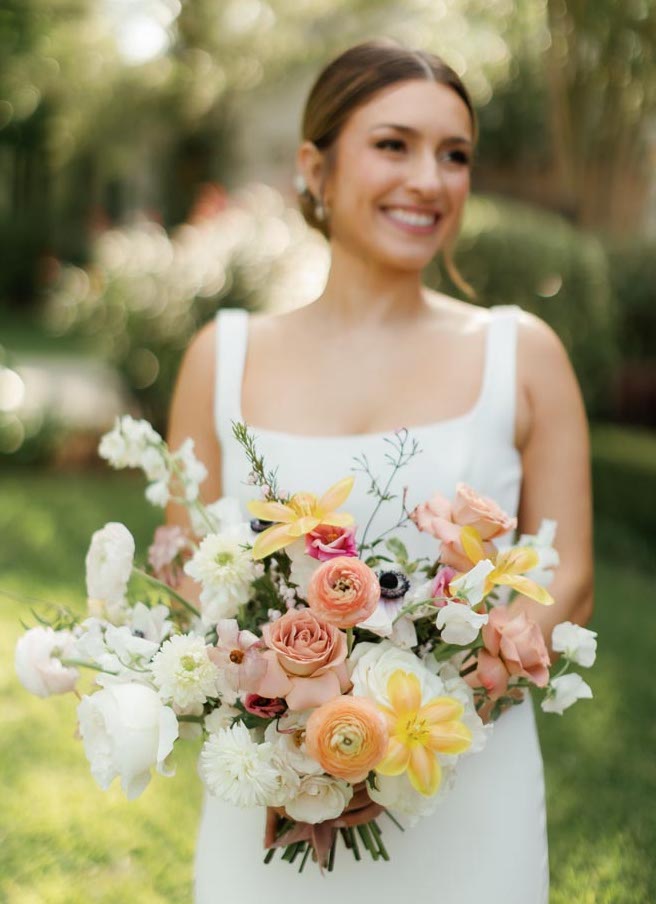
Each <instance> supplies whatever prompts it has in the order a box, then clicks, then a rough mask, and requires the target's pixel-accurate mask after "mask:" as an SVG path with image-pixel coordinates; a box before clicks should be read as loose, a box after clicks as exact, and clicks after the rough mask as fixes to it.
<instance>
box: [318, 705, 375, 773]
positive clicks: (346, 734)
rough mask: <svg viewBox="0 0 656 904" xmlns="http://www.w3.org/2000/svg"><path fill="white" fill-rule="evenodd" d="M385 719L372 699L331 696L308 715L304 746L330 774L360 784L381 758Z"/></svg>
mask: <svg viewBox="0 0 656 904" xmlns="http://www.w3.org/2000/svg"><path fill="white" fill-rule="evenodd" d="M388 743H389V732H388V730H387V720H386V719H385V716H384V715H383V713H382V712H381V711H380V710H379V709H378V707H377V706H376V704H375V703H374V702H373V700H369V699H367V698H366V697H351V696H344V697H335V699H334V700H330V701H329V702H328V703H324V704H323V706H319V707H318V708H317V709H315V710H314V712H313V713H312V714H311V715H310V718H309V719H308V721H307V726H306V729H305V745H306V747H307V751H308V753H309V754H310V756H311V757H313V758H314V759H315V760H316V761H317V762H318V763H319V764H320V765H321V766H322V767H323V769H324V770H325V771H326V772H328V773H329V774H330V775H334V776H335V777H336V778H343V779H344V780H345V781H347V782H352V783H354V784H355V783H356V782H360V781H363V780H364V779H365V778H366V777H367V775H368V774H369V771H370V770H371V769H373V768H374V766H376V765H377V764H378V763H379V762H380V761H381V760H382V759H383V757H384V756H385V753H386V752H387V746H388Z"/></svg>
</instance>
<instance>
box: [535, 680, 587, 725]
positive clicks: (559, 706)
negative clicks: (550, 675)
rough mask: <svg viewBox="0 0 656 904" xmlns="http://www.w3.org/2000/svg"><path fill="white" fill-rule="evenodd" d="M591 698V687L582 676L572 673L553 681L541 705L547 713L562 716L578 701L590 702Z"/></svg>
mask: <svg viewBox="0 0 656 904" xmlns="http://www.w3.org/2000/svg"><path fill="white" fill-rule="evenodd" d="M591 697H592V688H591V687H590V685H589V684H586V682H585V681H584V680H583V678H581V676H580V675H577V674H576V673H573V672H570V674H568V675H561V676H560V678H554V679H552V681H551V684H550V685H549V689H548V690H547V696H546V697H545V698H544V700H543V701H542V703H541V704H540V705H541V707H542V709H543V710H544V712H545V713H558V715H559V716H562V714H563V712H564V711H565V710H566V709H568V708H569V707H570V706H572V705H573V704H574V703H576V701H577V700H583V699H588V700H589V699H591Z"/></svg>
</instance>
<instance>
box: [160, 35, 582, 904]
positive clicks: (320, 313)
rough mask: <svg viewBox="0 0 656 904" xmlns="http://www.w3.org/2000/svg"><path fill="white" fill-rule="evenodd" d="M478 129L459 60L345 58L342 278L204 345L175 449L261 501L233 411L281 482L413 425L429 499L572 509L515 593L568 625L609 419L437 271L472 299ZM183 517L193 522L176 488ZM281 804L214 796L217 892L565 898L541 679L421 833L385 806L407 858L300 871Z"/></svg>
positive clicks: (524, 516) (341, 468)
mask: <svg viewBox="0 0 656 904" xmlns="http://www.w3.org/2000/svg"><path fill="white" fill-rule="evenodd" d="M476 138H477V126H476V117H475V113H474V110H473V108H472V103H471V100H470V98H469V95H468V93H467V91H466V89H465V87H464V86H463V84H462V82H461V81H460V79H459V77H458V76H457V74H456V73H455V72H454V71H453V70H452V69H451V68H450V67H449V66H447V65H446V64H445V63H444V62H443V61H442V60H441V59H439V58H438V57H436V56H434V55H432V54H430V53H427V52H425V51H412V50H409V49H406V48H404V47H402V46H400V45H398V44H396V43H395V42H393V41H389V40H381V41H370V42H367V43H364V44H360V45H357V46H355V47H352V48H350V49H349V50H347V51H346V52H345V53H343V54H341V55H340V56H339V57H337V58H336V59H334V60H333V61H332V62H331V63H330V64H329V65H328V66H327V67H326V68H325V69H324V70H323V71H322V72H321V73H320V74H319V76H318V78H317V80H316V82H315V84H314V87H313V88H312V91H311V93H310V95H309V98H308V101H307V105H306V108H305V113H304V117H303V141H302V143H301V144H300V146H299V148H298V153H297V165H298V171H299V172H298V176H299V178H298V188H299V199H300V205H301V209H302V212H303V215H304V216H305V218H306V220H307V221H308V222H309V223H310V224H311V225H312V226H314V227H316V228H317V229H319V230H320V231H321V232H322V233H323V234H324V235H325V236H326V237H327V238H328V240H329V242H330V249H331V267H330V273H329V276H328V280H327V283H326V287H325V290H324V291H323V293H322V294H321V296H320V297H319V298H317V299H316V300H315V301H314V302H312V303H311V304H308V305H307V306H305V307H303V308H300V309H298V310H294V311H291V312H288V313H285V314H280V315H268V314H257V315H250V316H249V315H248V314H247V313H246V312H245V311H243V310H241V309H223V310H221V311H219V314H218V316H217V318H216V319H215V321H213V322H212V323H211V324H209V325H208V326H206V327H205V328H203V329H202V330H201V331H200V332H199V333H198V334H197V335H196V336H195V337H194V339H193V341H192V342H191V344H190V346H189V348H188V350H187V352H186V354H185V357H184V359H183V363H182V365H181V368H180V372H179V376H178V380H177V384H176V388H175V392H174V396H173V401H172V405H171V412H170V424H169V435H168V440H169V442H170V443H171V444H172V446H173V447H175V446H177V445H178V444H179V443H180V442H181V441H182V440H183V439H184V438H185V437H187V436H191V437H193V439H194V441H195V444H196V450H197V453H198V455H199V457H200V458H201V459H202V460H203V461H204V463H205V465H206V466H207V468H208V471H209V477H208V479H207V481H206V482H205V484H204V485H203V499H204V501H207V502H209V501H213V500H214V499H216V498H217V497H218V496H220V495H226V496H236V497H237V498H238V499H239V500H240V502H241V504H242V507H243V511H244V512H246V509H245V502H246V501H247V500H248V499H251V498H256V497H257V496H258V494H259V491H256V488H255V487H253V486H252V485H250V484H249V483H248V480H247V477H248V464H247V462H246V461H245V456H244V455H243V454H242V450H241V447H240V446H239V445H238V443H237V442H236V440H235V439H234V437H233V435H232V426H231V423H232V421H236V420H244V421H246V423H247V424H248V425H249V427H250V429H251V431H252V433H253V434H254V436H255V441H256V448H257V451H258V454H261V455H263V456H264V458H265V462H266V464H267V466H268V467H271V468H273V467H278V477H279V481H280V486H281V487H283V488H286V489H287V490H288V491H292V492H296V491H298V490H309V491H312V492H315V493H318V494H320V493H322V492H323V491H324V490H325V489H326V488H327V487H328V486H330V485H331V484H332V483H333V482H335V481H337V480H339V479H340V478H342V477H344V476H347V475H348V474H349V473H350V469H352V468H353V461H354V456H359V455H361V454H362V453H366V455H367V458H368V460H369V463H370V467H371V468H372V470H373V471H374V473H380V474H381V475H382V473H383V471H384V469H385V468H386V465H385V454H386V452H387V450H388V444H387V442H386V438H387V439H389V437H391V436H392V435H393V433H394V431H395V430H397V429H398V428H399V427H401V426H403V427H406V428H408V430H409V434H410V436H411V437H414V438H415V439H416V440H417V442H418V444H419V447H420V449H421V453H420V454H418V455H416V456H415V457H414V458H413V459H412V461H411V463H410V464H409V465H408V467H407V468H406V469H404V470H403V471H402V472H401V475H400V476H401V479H402V480H403V484H404V485H407V486H408V488H409V491H408V492H409V498H408V501H407V505H408V508H411V507H412V506H413V505H414V504H418V503H419V502H422V501H424V500H425V499H427V498H429V496H430V495H432V494H433V493H434V492H435V491H437V490H439V491H440V492H442V493H443V494H445V495H447V496H451V497H452V496H453V493H454V489H455V484H456V483H457V482H458V481H464V482H466V483H469V484H470V485H472V486H473V487H474V488H475V489H476V490H477V491H478V492H480V493H483V494H484V495H488V496H492V497H493V498H494V499H495V500H496V501H497V502H499V504H500V505H501V506H502V507H503V508H504V509H505V510H506V511H507V512H508V514H509V515H511V516H513V515H516V516H517V518H518V522H519V531H520V532H525V533H534V532H535V531H536V530H537V528H538V526H539V523H540V520H541V519H542V518H543V517H545V518H553V519H556V520H557V522H558V532H557V537H556V546H557V548H558V551H559V553H560V559H561V564H560V567H559V569H558V570H557V576H556V579H555V580H554V582H553V584H552V586H551V588H550V589H551V592H552V594H553V595H554V597H555V599H556V603H555V605H553V606H552V607H550V608H546V607H541V606H539V605H537V604H535V603H532V602H531V601H530V600H528V599H526V598H521V597H519V598H516V599H515V600H513V601H512V602H511V603H509V605H511V606H512V607H513V608H514V609H525V610H527V612H528V614H529V615H530V616H531V617H532V618H533V619H535V620H536V621H537V622H538V623H539V625H540V627H541V629H542V631H543V632H544V635H545V638H546V640H547V643H548V642H549V640H550V636H551V630H552V628H553V626H554V625H555V624H557V623H558V622H561V621H564V620H566V619H569V620H572V621H575V622H578V623H579V624H585V623H586V622H587V621H588V620H589V618H590V616H591V611H592V586H593V583H592V556H591V501H590V480H589V462H588V434H587V423H586V417H585V412H584V408H583V404H582V400H581V394H580V391H579V387H578V384H577V381H576V378H575V376H574V373H573V370H572V367H571V364H570V362H569V360H568V357H567V354H566V352H565V351H564V349H563V346H562V344H561V342H560V341H559V339H558V338H557V336H556V335H555V334H554V333H553V331H552V330H551V329H550V328H549V327H548V326H547V325H546V324H545V323H544V322H543V321H541V320H540V319H539V318H537V317H535V316H533V315H530V314H528V313H526V312H524V311H522V310H521V309H520V308H518V307H515V306H498V307H496V308H492V309H485V308H482V307H478V306H476V305H474V304H471V303H469V302H463V301H460V300H458V299H455V298H452V297H449V296H447V295H445V294H442V293H439V292H434V291H431V290H429V289H428V288H426V287H425V286H424V285H422V282H421V274H422V270H423V269H424V268H425V267H426V265H427V264H428V263H429V262H430V261H431V260H432V259H433V258H434V257H435V255H437V254H442V255H444V260H445V264H446V266H447V268H448V269H449V271H450V273H451V275H452V277H453V279H454V282H456V284H458V285H459V286H460V287H461V288H462V289H463V291H464V292H465V294H467V295H469V296H470V297H471V293H470V292H469V291H468V286H467V284H466V283H465V282H464V280H463V279H462V277H461V276H460V274H459V273H458V272H457V270H456V269H455V265H454V264H453V260H452V257H451V249H452V247H453V244H454V242H455V239H456V237H457V234H458V229H459V224H460V220H461V215H462V212H463V206H464V204H465V201H466V198H467V195H468V192H469V189H470V176H471V166H472V154H473V152H474V148H475V144H476ZM364 482H365V483H366V482H367V481H364ZM396 489H397V491H398V490H399V489H400V488H399V487H397V488H396ZM344 509H345V510H346V511H349V512H350V513H351V514H352V515H353V516H354V517H355V521H356V523H357V524H358V525H359V526H360V528H361V527H362V526H363V525H364V523H365V522H366V520H367V518H368V516H369V514H370V512H371V510H372V500H371V497H370V496H367V494H366V488H365V486H364V484H363V481H362V480H358V477H357V476H356V482H355V487H354V490H353V491H352V493H351V496H350V497H349V499H348V500H347V503H346V504H345V506H344ZM384 509H385V507H382V509H381V512H383V511H384ZM379 514H380V513H379ZM388 517H391V516H389V515H388ZM167 519H168V521H169V523H177V524H184V525H185V526H188V523H187V521H186V514H185V512H184V511H183V510H182V509H180V508H178V507H176V506H174V505H172V506H170V507H169V509H168V512H167ZM383 527H384V525H383ZM403 539H404V542H405V543H406V545H407V546H408V548H409V552H410V555H411V556H419V555H430V556H431V557H432V558H434V557H435V555H436V548H435V540H433V538H432V537H429V536H428V535H426V534H421V533H420V532H419V531H417V530H415V529H414V527H413V532H412V533H411V532H410V531H408V532H407V533H406V534H404V537H403ZM188 580H189V579H188ZM191 583H192V584H193V582H191ZM184 589H185V590H186V592H187V593H188V594H189V595H190V596H191V595H193V593H194V591H197V587H196V586H195V585H193V586H187V587H186V588H184ZM266 817H267V814H266V812H265V811H264V810H263V809H261V808H253V809H237V808H233V807H231V806H229V805H227V804H224V803H223V802H222V801H219V800H217V799H215V798H212V797H209V796H206V798H205V803H204V811H203V816H202V821H201V826H200V833H199V838H198V847H197V854H196V864H195V870H196V871H195V900H196V902H197V904H219V902H221V904H232V902H239V904H261V902H263V901H271V902H283V901H287V900H290V899H298V900H303V901H308V902H310V901H311V902H312V904H325V902H331V904H334V902H336V901H344V902H350V901H356V900H360V898H361V897H362V896H364V895H365V894H366V895H367V896H371V899H372V900H374V901H375V902H376V904H391V902H394V904H399V902H400V901H401V900H403V897H402V896H405V898H406V899H407V898H408V897H410V896H411V897H412V898H413V899H415V900H417V901H422V902H423V901H426V902H436V904H437V902H440V904H480V902H481V901H483V900H484V901H485V902H486V904H502V902H503V904H546V902H547V900H548V884H549V882H548V856H547V837H546V818H545V806H544V779H543V770H542V757H541V754H540V748H539V743H538V738H537V733H536V729H535V721H534V714H533V708H532V702H531V699H530V697H527V698H526V699H525V700H524V701H523V702H522V703H521V704H520V705H518V706H515V707H513V708H512V709H510V710H508V711H506V712H504V713H503V714H502V716H501V717H500V719H499V720H498V721H497V722H495V723H494V726H493V727H492V730H491V733H490V736H489V737H488V742H487V745H486V747H485V749H484V750H483V752H482V753H479V754H477V755H475V756H472V757H471V758H468V759H466V760H464V761H463V763H462V768H461V770H460V771H459V773H458V776H457V780H456V783H455V786H454V787H453V788H452V789H451V790H450V791H449V793H448V794H445V795H444V797H443V799H441V800H440V801H439V805H438V806H437V808H436V809H435V810H434V812H433V813H432V814H430V815H428V816H426V817H425V818H423V819H422V820H421V821H420V822H418V823H417V825H416V826H414V827H413V826H411V825H409V824H408V822H407V821H406V831H405V832H401V831H399V829H398V828H396V827H395V826H394V825H393V824H392V822H391V821H389V822H387V821H386V822H385V843H386V845H387V848H388V850H389V852H390V857H391V860H390V862H382V861H378V862H373V861H371V862H369V861H368V860H365V859H363V860H362V861H361V862H359V863H357V862H355V860H353V858H352V857H351V856H350V854H349V853H348V852H347V851H346V850H344V849H340V850H338V854H337V858H336V866H335V870H334V872H332V873H329V874H327V875H325V876H321V875H320V873H319V871H318V869H317V868H316V865H313V864H308V866H311V867H312V868H309V869H308V867H307V866H306V868H305V870H304V872H303V873H302V874H301V875H298V873H297V870H296V867H293V866H290V865H289V864H288V863H285V862H282V861H281V860H280V858H279V857H276V858H274V859H273V861H272V862H271V863H269V864H267V865H265V864H264V863H263V854H264V848H263V837H264V829H265V822H266ZM401 821H402V822H403V819H402V820H401Z"/></svg>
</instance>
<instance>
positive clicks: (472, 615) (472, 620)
mask: <svg viewBox="0 0 656 904" xmlns="http://www.w3.org/2000/svg"><path fill="white" fill-rule="evenodd" d="M487 621H488V615H487V613H485V614H483V615H479V614H478V612H474V610H473V609H470V608H469V606H468V605H467V604H466V603H447V604H446V606H442V608H441V609H438V611H437V618H436V620H435V624H436V626H437V628H438V629H439V630H440V631H441V632H442V635H441V636H442V640H443V641H444V642H445V643H454V644H460V645H461V646H463V645H464V644H468V643H471V642H472V641H473V640H476V638H477V637H478V634H479V632H480V630H481V628H482V627H483V625H486V624H487Z"/></svg>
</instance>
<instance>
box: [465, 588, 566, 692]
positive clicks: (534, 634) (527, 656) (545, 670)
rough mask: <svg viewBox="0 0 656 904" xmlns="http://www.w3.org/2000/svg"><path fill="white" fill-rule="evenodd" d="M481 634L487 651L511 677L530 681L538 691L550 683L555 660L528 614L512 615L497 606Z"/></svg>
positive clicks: (540, 632)
mask: <svg viewBox="0 0 656 904" xmlns="http://www.w3.org/2000/svg"><path fill="white" fill-rule="evenodd" d="M481 633H482V637H483V642H484V644H485V648H486V649H487V651H488V652H489V653H490V655H491V656H497V657H499V658H500V659H501V660H502V661H503V663H504V665H505V667H506V668H507V670H508V672H509V673H510V674H511V675H514V676H521V677H523V678H528V679H529V681H532V682H533V684H535V685H537V686H538V687H545V686H546V685H547V684H548V683H549V666H550V665H551V660H550V659H549V653H548V651H547V646H546V644H545V642H544V637H543V636H542V631H540V628H539V627H538V625H537V624H536V623H535V622H534V621H532V620H531V619H530V618H528V617H527V615H526V613H525V612H519V613H517V614H516V615H512V614H511V613H510V612H509V611H508V609H507V608H506V607H505V606H497V607H496V608H495V609H492V611H491V612H490V617H489V619H488V623H487V624H486V625H484V626H483V628H482V632H481Z"/></svg>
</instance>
